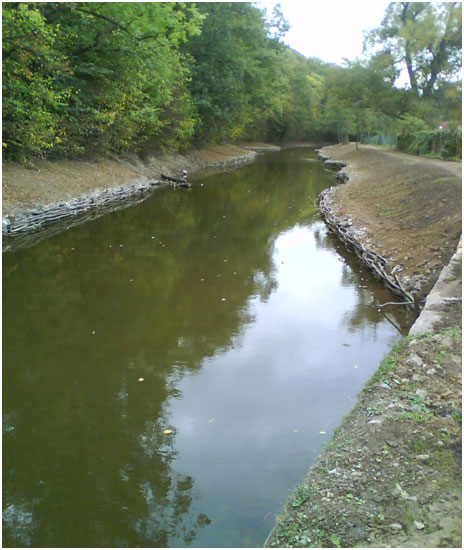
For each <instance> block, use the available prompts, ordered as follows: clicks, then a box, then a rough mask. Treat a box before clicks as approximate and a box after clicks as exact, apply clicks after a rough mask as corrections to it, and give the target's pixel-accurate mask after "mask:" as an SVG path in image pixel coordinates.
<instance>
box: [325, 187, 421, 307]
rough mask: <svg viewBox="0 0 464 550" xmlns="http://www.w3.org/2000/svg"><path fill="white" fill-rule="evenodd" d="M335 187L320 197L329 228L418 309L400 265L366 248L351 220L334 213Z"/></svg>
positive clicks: (398, 293)
mask: <svg viewBox="0 0 464 550" xmlns="http://www.w3.org/2000/svg"><path fill="white" fill-rule="evenodd" d="M333 189H334V188H333V187H330V188H329V189H326V190H325V191H322V193H320V195H319V197H318V206H319V211H320V213H321V215H322V218H323V219H324V221H325V223H326V225H327V227H328V228H329V230H331V231H333V232H334V233H335V234H336V235H337V236H338V238H339V239H340V240H341V241H342V242H343V243H344V244H345V245H346V246H347V247H348V248H349V249H350V250H352V251H353V252H354V253H355V254H356V255H357V256H358V257H359V258H360V260H361V261H362V262H363V263H364V264H365V265H366V266H367V267H368V268H369V269H371V270H372V271H373V272H374V274H375V275H376V276H377V277H379V278H380V279H382V280H383V281H384V283H385V285H386V286H387V287H388V288H389V289H390V290H391V291H392V292H394V293H395V294H397V295H398V296H401V297H402V298H403V299H404V300H405V302H409V303H408V304H407V305H409V307H411V308H413V309H417V308H418V300H417V297H416V296H415V295H413V294H412V293H411V292H410V291H409V290H407V289H406V288H405V286H404V284H403V283H402V282H401V280H400V279H399V277H398V275H397V273H398V271H399V270H400V267H399V266H395V267H394V268H391V266H389V265H388V262H387V260H386V259H385V258H384V257H382V256H381V255H380V254H377V253H376V252H373V251H372V250H368V249H367V248H365V247H364V246H363V244H362V243H361V242H360V241H359V239H357V238H356V236H355V235H354V232H353V229H352V226H351V222H350V221H348V220H341V219H339V218H337V216H336V215H335V214H334V212H333V210H332V208H331V206H330V204H329V203H330V195H331V193H332V191H333Z"/></svg>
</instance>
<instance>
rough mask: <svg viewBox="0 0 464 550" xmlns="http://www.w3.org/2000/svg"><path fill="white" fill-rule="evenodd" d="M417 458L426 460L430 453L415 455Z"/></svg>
mask: <svg viewBox="0 0 464 550" xmlns="http://www.w3.org/2000/svg"><path fill="white" fill-rule="evenodd" d="M416 458H417V460H428V459H429V458H430V455H417V456H416Z"/></svg>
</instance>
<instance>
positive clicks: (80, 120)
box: [2, 2, 462, 161]
mask: <svg viewBox="0 0 464 550" xmlns="http://www.w3.org/2000/svg"><path fill="white" fill-rule="evenodd" d="M315 17H317V14H315ZM2 22H3V84H2V86H3V154H4V160H19V161H22V160H24V159H28V158H33V157H48V158H63V157H68V158H76V157H79V156H84V155H89V154H103V155H105V154H108V153H110V152H113V153H121V152H124V151H134V152H137V153H140V154H144V153H148V152H163V151H168V150H180V149H182V148H186V147H188V146H191V145H200V144H205V143H220V142H238V141H245V140H265V141H270V142H282V141H289V140H308V139H314V138H317V139H325V140H333V141H336V140H337V139H340V140H343V139H347V138H348V136H352V137H354V136H355V135H357V134H358V135H360V134H366V135H374V134H379V135H380V134H381V135H386V134H392V133H394V134H398V135H399V141H398V143H399V144H400V145H401V146H402V147H403V148H404V149H406V150H410V149H414V147H415V148H416V149H418V150H417V151H416V150H414V151H411V152H423V153H424V152H425V153H427V152H429V150H426V149H427V148H428V149H430V147H429V145H428V143H429V141H430V139H431V138H430V135H434V134H436V132H437V131H439V130H438V128H439V125H440V124H442V123H444V122H445V123H446V130H447V132H446V136H445V138H444V141H443V139H442V141H441V142H440V143H444V144H445V146H444V147H443V150H442V153H444V154H446V155H447V156H454V155H457V154H458V153H459V154H460V135H461V134H460V123H461V81H460V80H459V79H458V78H457V75H459V70H460V68H461V28H462V14H461V5H460V4H459V3H458V2H441V3H434V4H432V3H430V2H414V3H412V2H395V3H392V4H390V5H389V7H388V9H387V11H386V13H385V15H384V18H383V20H382V22H381V25H380V26H379V28H377V29H375V30H374V31H372V32H371V33H369V34H368V35H366V36H365V48H366V54H365V56H363V59H362V60H357V61H355V62H353V63H348V62H347V63H346V64H345V65H344V66H343V67H338V66H336V65H329V64H326V63H324V62H322V61H320V60H318V59H308V58H305V57H304V56H302V55H300V54H298V53H296V52H295V51H293V50H291V49H290V48H288V47H287V46H285V45H283V44H282V42H281V38H282V37H283V36H284V34H285V32H286V31H287V30H288V24H287V22H286V21H285V19H284V18H283V16H282V13H281V11H280V9H279V7H278V6H277V7H276V8H275V9H274V12H273V14H272V16H270V17H267V16H266V14H265V13H264V12H262V11H261V10H260V9H258V8H257V7H256V6H254V5H253V4H251V3H246V2H221V3H214V2H212V3H190V2H185V3H184V2H175V3H168V2H157V3H152V2H132V3H129V2H128V3H119V2H110V3H105V2H92V3H85V2H74V3H66V2H47V3H46V2H38V3H36V2H21V3H8V2H7V3H3V4H2ZM401 69H404V70H406V71H407V74H408V78H409V85H408V86H407V87H406V88H405V89H398V88H397V87H395V86H394V83H395V80H396V79H397V77H398V75H399V71H400V70H401ZM427 136H428V137H427ZM442 137H443V136H442ZM421 148H422V149H423V150H421Z"/></svg>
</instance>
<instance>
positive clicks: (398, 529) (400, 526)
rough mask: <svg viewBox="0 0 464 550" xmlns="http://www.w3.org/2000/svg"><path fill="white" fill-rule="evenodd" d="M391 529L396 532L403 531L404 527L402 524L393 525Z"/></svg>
mask: <svg viewBox="0 0 464 550" xmlns="http://www.w3.org/2000/svg"><path fill="white" fill-rule="evenodd" d="M390 527H391V529H394V530H395V531H401V529H403V526H402V525H401V523H391V524H390Z"/></svg>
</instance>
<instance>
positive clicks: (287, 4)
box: [256, 0, 390, 65]
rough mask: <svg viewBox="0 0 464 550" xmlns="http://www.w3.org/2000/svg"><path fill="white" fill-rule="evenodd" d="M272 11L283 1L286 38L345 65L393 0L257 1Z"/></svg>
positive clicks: (310, 54) (295, 46)
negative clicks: (385, 0) (344, 59)
mask: <svg viewBox="0 0 464 550" xmlns="http://www.w3.org/2000/svg"><path fill="white" fill-rule="evenodd" d="M256 3H257V4H258V5H259V6H260V7H265V8H266V9H268V11H269V12H272V7H273V6H274V5H275V4H277V3H280V5H281V8H282V12H283V14H284V17H285V18H286V19H287V20H288V22H289V23H290V31H289V32H288V33H287V35H286V36H285V38H284V42H285V43H286V44H288V45H289V46H290V47H291V48H293V49H294V50H296V51H298V52H300V53H302V54H303V55H305V56H307V57H317V58H319V59H322V61H326V62H327V63H337V64H338V65H341V64H342V62H343V58H347V59H349V60H350V61H351V60H353V59H354V58H355V57H358V56H360V55H361V54H362V41H363V30H364V29H367V28H373V27H377V26H378V25H379V24H380V21H381V19H382V16H383V14H384V12H385V10H386V8H387V6H388V4H389V3H390V2H384V1H382V0H370V1H365V2H356V1H350V0H346V1H344V2H341V1H338V2H337V1H334V0H321V1H319V2H314V1H309V0H303V1H299V0H281V1H280V2H273V1H265V2H256Z"/></svg>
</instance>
